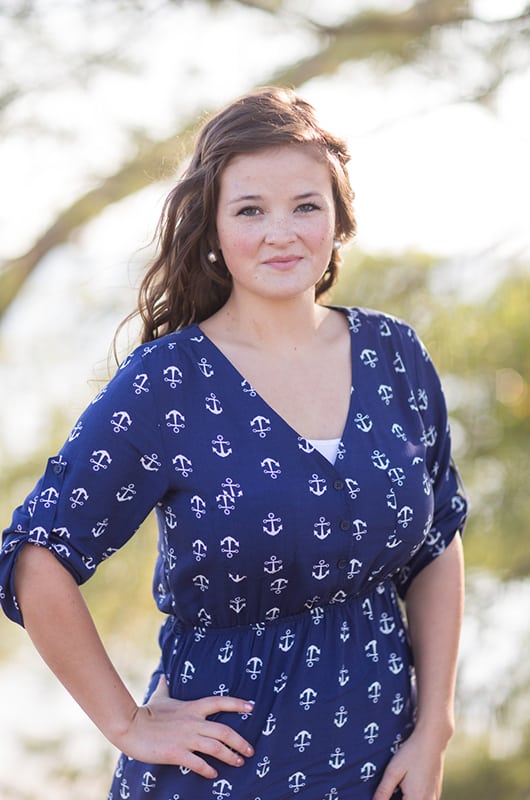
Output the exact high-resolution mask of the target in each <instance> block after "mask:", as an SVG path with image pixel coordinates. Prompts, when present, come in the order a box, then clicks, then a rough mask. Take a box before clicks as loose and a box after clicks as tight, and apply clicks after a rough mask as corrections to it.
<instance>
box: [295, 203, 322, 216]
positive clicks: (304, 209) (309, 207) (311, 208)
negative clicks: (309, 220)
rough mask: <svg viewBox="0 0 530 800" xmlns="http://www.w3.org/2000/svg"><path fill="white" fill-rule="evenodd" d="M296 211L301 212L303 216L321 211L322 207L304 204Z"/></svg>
mask: <svg viewBox="0 0 530 800" xmlns="http://www.w3.org/2000/svg"><path fill="white" fill-rule="evenodd" d="M296 210H297V211H301V212H302V214H309V213H311V211H319V210H320V206H317V205H316V204H315V203H302V204H301V205H299V206H297V207H296Z"/></svg>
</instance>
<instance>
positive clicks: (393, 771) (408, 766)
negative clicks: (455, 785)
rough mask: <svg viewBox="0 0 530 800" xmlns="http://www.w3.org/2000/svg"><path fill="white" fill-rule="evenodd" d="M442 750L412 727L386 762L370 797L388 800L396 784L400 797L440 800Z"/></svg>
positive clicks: (409, 799)
mask: <svg viewBox="0 0 530 800" xmlns="http://www.w3.org/2000/svg"><path fill="white" fill-rule="evenodd" d="M444 751H445V748H444V747H443V748H442V747H440V746H439V745H438V744H433V743H432V742H431V741H429V739H428V737H426V736H423V735H422V734H421V733H420V732H418V731H417V730H416V731H415V732H414V733H412V734H411V736H410V737H409V738H408V739H407V740H406V742H404V743H403V744H402V745H401V747H400V748H399V750H398V751H397V753H396V754H395V756H393V758H391V760H390V761H389V762H388V765H387V767H386V769H385V771H384V773H383V777H382V779H381V782H380V783H379V786H378V787H377V790H376V792H375V794H374V796H373V800H390V798H391V797H392V794H393V792H394V791H395V790H396V789H397V788H398V787H400V788H401V791H402V793H403V800H440V798H441V796H442V778H443V764H444Z"/></svg>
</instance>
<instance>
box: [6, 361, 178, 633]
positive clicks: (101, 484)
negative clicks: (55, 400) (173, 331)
mask: <svg viewBox="0 0 530 800" xmlns="http://www.w3.org/2000/svg"><path fill="white" fill-rule="evenodd" d="M166 490H167V470H166V459H165V455H164V451H163V443H162V437H161V433H160V425H159V419H158V413H157V407H156V403H155V399H154V396H153V392H152V390H151V383H150V380H149V376H148V371H147V370H146V369H145V367H144V364H143V362H142V358H141V354H140V353H136V354H133V356H132V357H130V358H129V359H128V360H127V362H126V364H125V365H124V366H123V368H121V369H120V370H118V372H117V374H116V375H115V377H114V378H113V379H112V380H111V381H110V383H109V384H108V385H107V386H106V387H105V388H104V389H103V390H102V391H101V392H100V393H99V394H98V395H97V397H96V398H95V399H94V400H93V401H92V403H91V404H90V405H89V406H88V408H87V409H86V410H85V412H84V413H83V415H82V416H81V417H80V419H79V420H78V421H77V423H76V425H75V426H74V428H73V430H72V432H71V433H70V435H69V437H68V440H67V441H66V442H65V444H64V445H63V447H62V448H61V450H60V451H59V453H58V454H57V455H56V456H54V457H52V458H50V459H49V460H48V462H47V466H46V469H45V471H44V473H43V475H42V477H41V478H40V480H39V481H38V483H37V485H36V487H35V489H34V491H32V492H31V493H30V495H28V497H27V498H26V500H25V502H24V503H23V504H22V505H21V506H19V507H18V508H17V509H16V510H15V512H14V514H13V519H12V523H11V525H10V527H9V528H7V529H6V531H4V534H3V541H2V549H1V550H0V601H1V603H2V606H3V608H4V611H5V613H6V614H7V616H8V617H9V618H10V619H12V620H13V621H15V622H18V623H19V624H23V620H22V616H21V613H20V609H19V606H18V603H17V599H16V596H15V591H14V569H15V565H16V561H17V558H18V555H19V554H20V552H21V550H22V548H23V547H24V546H25V545H27V544H31V545H34V546H38V547H46V548H47V549H48V550H50V552H52V553H53V555H54V556H55V557H56V558H57V559H58V560H59V561H60V562H61V563H62V564H63V566H64V567H65V568H66V569H67V570H68V571H69V572H70V573H71V574H72V576H73V577H74V579H75V580H76V582H77V583H78V584H81V583H84V582H85V581H86V580H87V579H88V578H90V577H91V575H92V574H93V573H94V571H95V570H96V568H97V566H98V564H100V563H101V562H102V561H103V560H105V559H106V558H108V557H109V556H111V555H112V554H113V553H114V552H116V551H117V550H118V549H119V548H120V547H122V546H123V545H124V544H125V543H126V542H127V541H128V540H129V539H130V537H131V536H132V535H133V534H134V532H135V531H136V530H137V529H138V527H139V525H140V524H141V522H142V521H143V520H144V519H145V518H146V516H147V515H148V514H149V512H150V511H151V509H152V508H153V507H154V506H155V505H156V503H157V502H158V501H159V500H160V498H161V497H163V495H164V494H165V492H166Z"/></svg>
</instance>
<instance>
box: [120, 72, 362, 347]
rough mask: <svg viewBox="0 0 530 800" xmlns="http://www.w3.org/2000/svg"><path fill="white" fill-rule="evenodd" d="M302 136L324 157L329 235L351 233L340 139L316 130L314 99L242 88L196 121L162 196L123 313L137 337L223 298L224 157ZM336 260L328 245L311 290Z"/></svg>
mask: <svg viewBox="0 0 530 800" xmlns="http://www.w3.org/2000/svg"><path fill="white" fill-rule="evenodd" d="M304 143H305V144H312V145H313V146H316V148H317V150H318V152H319V153H320V154H321V156H322V157H323V158H324V159H325V160H326V162H327V164H328V165H329V169H330V174H331V181H332V187H333V195H334V200H335V215H336V231H335V233H336V237H337V238H338V239H339V240H340V241H346V240H348V239H349V238H351V237H352V236H353V235H354V234H355V216H354V213H353V197H354V194H353V191H352V188H351V185H350V181H349V177H348V173H347V170H346V164H347V162H348V161H349V158H350V156H349V153H348V151H347V148H346V144H345V143H344V142H343V141H342V140H341V139H338V138H337V137H335V136H333V135H332V134H330V133H328V132H327V131H325V130H323V129H322V128H321V127H320V126H319V124H318V122H317V120H316V117H315V111H314V109H313V107H312V106H311V105H310V104H309V103H308V102H306V101H305V100H303V99H302V98H300V97H298V96H297V95H296V94H295V93H294V92H293V91H291V90H288V89H282V88H276V87H271V88H263V89H259V90H257V91H254V92H251V93H249V94H246V95H243V96H242V97H240V98H239V99H237V100H235V101H234V102H232V103H230V104H229V105H228V106H226V107H225V108H224V109H222V110H221V111H219V112H218V113H217V114H215V115H214V116H212V117H211V118H210V119H209V120H208V121H207V122H206V123H205V124H204V125H203V127H202V128H201V130H200V132H199V134H198V137H197V141H196V145H195V150H194V153H193V155H192V157H191V160H190V162H189V165H188V167H187V168H186V170H185V172H184V173H183V175H182V177H181V179H180V180H179V181H178V183H177V184H176V186H175V187H174V188H173V189H172V191H171V192H170V194H169V195H168V197H167V199H166V201H165V203H164V207H163V210H162V214H161V217H160V220H159V223H158V226H157V230H156V234H155V237H156V238H157V241H158V255H157V256H156V258H155V259H154V261H153V262H152V264H151V266H150V267H149V269H148V271H147V273H146V275H145V277H144V278H143V280H142V283H141V286H140V291H139V296H138V307H137V309H136V310H135V311H134V312H133V313H132V314H131V315H130V316H129V317H128V318H127V320H125V322H127V321H128V320H129V319H131V318H133V317H135V316H137V315H140V317H141V320H142V330H141V342H142V343H145V342H150V341H152V340H154V339H157V338H158V337H160V336H163V335H164V334H166V333H170V332H171V331H175V330H178V329H179V328H182V327H184V326H185V325H189V324H191V323H193V322H201V321H202V320H204V319H207V318H208V317H210V316H211V315H212V314H213V313H214V312H215V311H217V310H218V309H219V308H221V306H223V305H224V303H225V302H226V301H227V300H228V297H229V295H230V292H231V288H232V281H231V276H230V273H229V272H228V270H227V268H226V264H225V263H224V260H223V257H222V253H220V252H219V250H218V249H217V248H216V242H217V235H216V227H215V220H216V214H217V202H218V197H219V181H220V176H221V174H222V172H223V170H224V169H225V167H226V166H227V164H228V162H229V161H230V160H231V159H232V158H234V156H236V155H240V154H242V153H253V152H256V151H258V150H260V149H264V148H269V147H277V146H281V145H289V144H304ZM212 249H214V250H215V252H216V255H217V261H216V262H215V263H213V264H212V263H210V261H209V260H208V252H209V251H210V250H212ZM338 266H339V256H338V253H337V251H336V250H333V253H332V255H331V259H330V262H329V265H328V268H327V270H326V272H325V273H324V275H323V276H322V278H321V279H320V281H319V282H318V283H317V285H316V287H315V298H318V297H320V296H321V295H322V294H323V293H325V292H326V291H327V290H328V289H330V288H331V286H332V285H333V284H334V283H335V281H336V279H337V272H338Z"/></svg>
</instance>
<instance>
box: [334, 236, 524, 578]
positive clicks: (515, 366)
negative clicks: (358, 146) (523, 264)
mask: <svg viewBox="0 0 530 800" xmlns="http://www.w3.org/2000/svg"><path fill="white" fill-rule="evenodd" d="M477 270H478V268H477ZM482 279H483V276H482V275H481V274H477V276H476V281H478V282H480V281H481V280H482ZM462 283H463V280H462ZM460 286H461V282H460V280H459V278H458V276H457V277H456V278H455V277H454V272H453V270H452V269H451V267H450V265H448V264H445V263H440V262H437V261H436V260H435V259H433V258H432V257H430V256H426V255H422V254H418V253H409V254H404V255H402V256H397V257H396V256H382V257H380V258H376V257H374V256H369V257H368V256H364V255H362V254H360V253H358V252H353V253H352V254H351V255H350V257H349V259H348V262H347V264H345V266H344V267H343V274H342V276H341V280H340V282H339V285H338V286H337V288H336V290H335V293H334V301H335V302H338V303H344V304H352V305H366V306H370V307H375V308H379V309H381V310H384V311H387V312H389V313H392V314H395V315H396V316H399V317H401V318H403V319H405V320H406V321H407V322H410V323H411V324H412V325H413V326H414V327H415V328H416V329H417V331H418V333H419V334H420V336H421V338H422V339H423V341H424V342H425V344H426V346H427V348H428V350H429V352H430V353H431V356H432V358H433V361H434V362H435V364H436V366H437V368H438V369H439V371H440V374H441V376H442V380H443V382H444V385H445V388H446V394H447V397H448V405H449V411H450V416H451V424H452V429H453V438H454V444H455V455H456V458H457V461H458V464H459V468H460V471H461V473H462V476H463V478H464V483H465V484H466V487H467V490H468V493H469V496H470V500H471V507H472V513H471V516H470V521H469V524H468V528H467V531H466V554H467V560H468V563H469V564H470V565H474V566H480V567H485V568H488V569H490V570H493V571H495V572H497V573H498V574H500V575H501V576H503V577H515V576H527V575H530V550H529V547H528V536H527V525H528V519H530V495H529V492H528V486H529V485H530V462H529V459H528V452H530V385H529V382H528V378H529V376H530V326H529V324H528V307H529V301H530V277H529V275H528V272H525V271H524V270H523V269H520V270H513V271H512V272H511V273H510V276H509V277H508V278H506V279H504V281H502V282H500V283H498V284H497V286H496V287H495V289H494V291H493V292H492V293H491V294H489V295H488V296H487V297H485V298H482V299H479V300H475V301H474V302H472V301H471V300H469V299H467V300H466V299H465V298H459V294H460Z"/></svg>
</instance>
